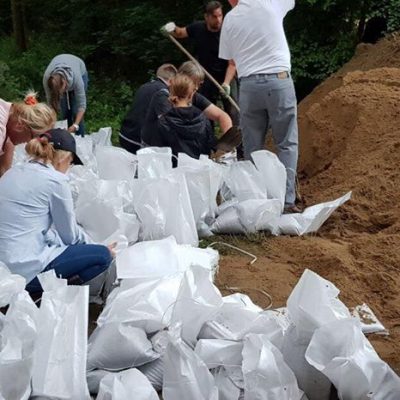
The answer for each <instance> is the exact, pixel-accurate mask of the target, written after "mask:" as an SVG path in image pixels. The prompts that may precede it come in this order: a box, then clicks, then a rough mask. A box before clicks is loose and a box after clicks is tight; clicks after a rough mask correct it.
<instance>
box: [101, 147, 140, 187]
mask: <svg viewBox="0 0 400 400" xmlns="http://www.w3.org/2000/svg"><path fill="white" fill-rule="evenodd" d="M95 155H96V160H97V168H98V173H99V178H100V179H105V180H122V181H128V182H132V181H133V179H134V177H135V173H136V157H135V156H134V155H133V154H131V153H129V152H128V151H126V150H125V149H122V148H120V147H113V146H99V147H97V148H96V151H95Z"/></svg>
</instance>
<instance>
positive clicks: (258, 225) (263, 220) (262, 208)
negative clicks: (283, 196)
mask: <svg viewBox="0 0 400 400" xmlns="http://www.w3.org/2000/svg"><path fill="white" fill-rule="evenodd" d="M235 207H236V208H237V210H238V214H239V219H240V222H241V224H242V225H243V226H244V227H245V228H246V231H247V232H248V233H255V232H257V231H262V230H265V229H268V227H269V224H270V222H271V221H272V220H274V219H276V218H277V217H279V216H280V215H281V211H282V210H281V208H282V207H281V203H280V201H279V200H277V199H272V200H268V199H267V200H265V199H261V200H257V199H256V200H246V201H242V202H240V203H239V204H237V205H236V206H235Z"/></svg>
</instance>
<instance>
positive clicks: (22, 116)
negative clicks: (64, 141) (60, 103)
mask: <svg viewBox="0 0 400 400" xmlns="http://www.w3.org/2000/svg"><path fill="white" fill-rule="evenodd" d="M36 96H37V94H36V93H35V92H33V91H29V92H28V93H27V94H26V96H25V99H24V101H21V102H18V103H14V104H13V108H12V114H13V117H15V118H16V120H17V121H18V122H20V123H22V124H24V125H26V126H27V127H28V128H30V130H31V131H32V133H34V134H39V133H43V132H46V131H48V130H49V129H51V128H52V127H53V126H54V124H55V122H56V119H57V116H56V113H55V112H54V110H52V109H51V108H50V107H49V106H48V105H47V104H45V103H39V102H38V101H37V98H36Z"/></svg>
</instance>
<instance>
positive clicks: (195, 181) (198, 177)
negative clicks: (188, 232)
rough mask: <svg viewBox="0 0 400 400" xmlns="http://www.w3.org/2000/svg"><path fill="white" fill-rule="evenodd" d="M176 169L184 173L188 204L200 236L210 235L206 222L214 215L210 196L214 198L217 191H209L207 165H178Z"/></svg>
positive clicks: (209, 183)
mask: <svg viewBox="0 0 400 400" xmlns="http://www.w3.org/2000/svg"><path fill="white" fill-rule="evenodd" d="M177 171H180V172H182V173H184V174H185V177H186V182H187V186H188V191H189V197H190V204H191V206H192V210H193V216H194V220H195V223H196V228H197V231H198V233H199V235H200V236H201V237H204V236H211V231H210V230H209V226H208V222H209V223H211V221H212V219H213V217H214V215H213V214H214V213H213V211H212V210H211V197H212V196H213V195H215V199H216V197H217V193H214V194H212V193H211V182H210V171H209V167H207V166H206V167H203V168H193V167H179V168H177Z"/></svg>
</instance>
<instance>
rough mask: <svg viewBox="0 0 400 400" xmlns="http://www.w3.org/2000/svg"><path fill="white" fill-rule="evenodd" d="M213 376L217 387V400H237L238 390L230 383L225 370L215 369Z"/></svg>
mask: <svg viewBox="0 0 400 400" xmlns="http://www.w3.org/2000/svg"><path fill="white" fill-rule="evenodd" d="M213 374H214V378H215V384H216V385H217V387H218V394H219V397H218V400H239V397H240V389H239V388H238V387H237V386H236V385H235V384H234V383H233V382H232V380H231V378H230V377H229V375H228V373H227V372H226V370H225V369H224V368H217V369H215V370H214V372H213Z"/></svg>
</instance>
